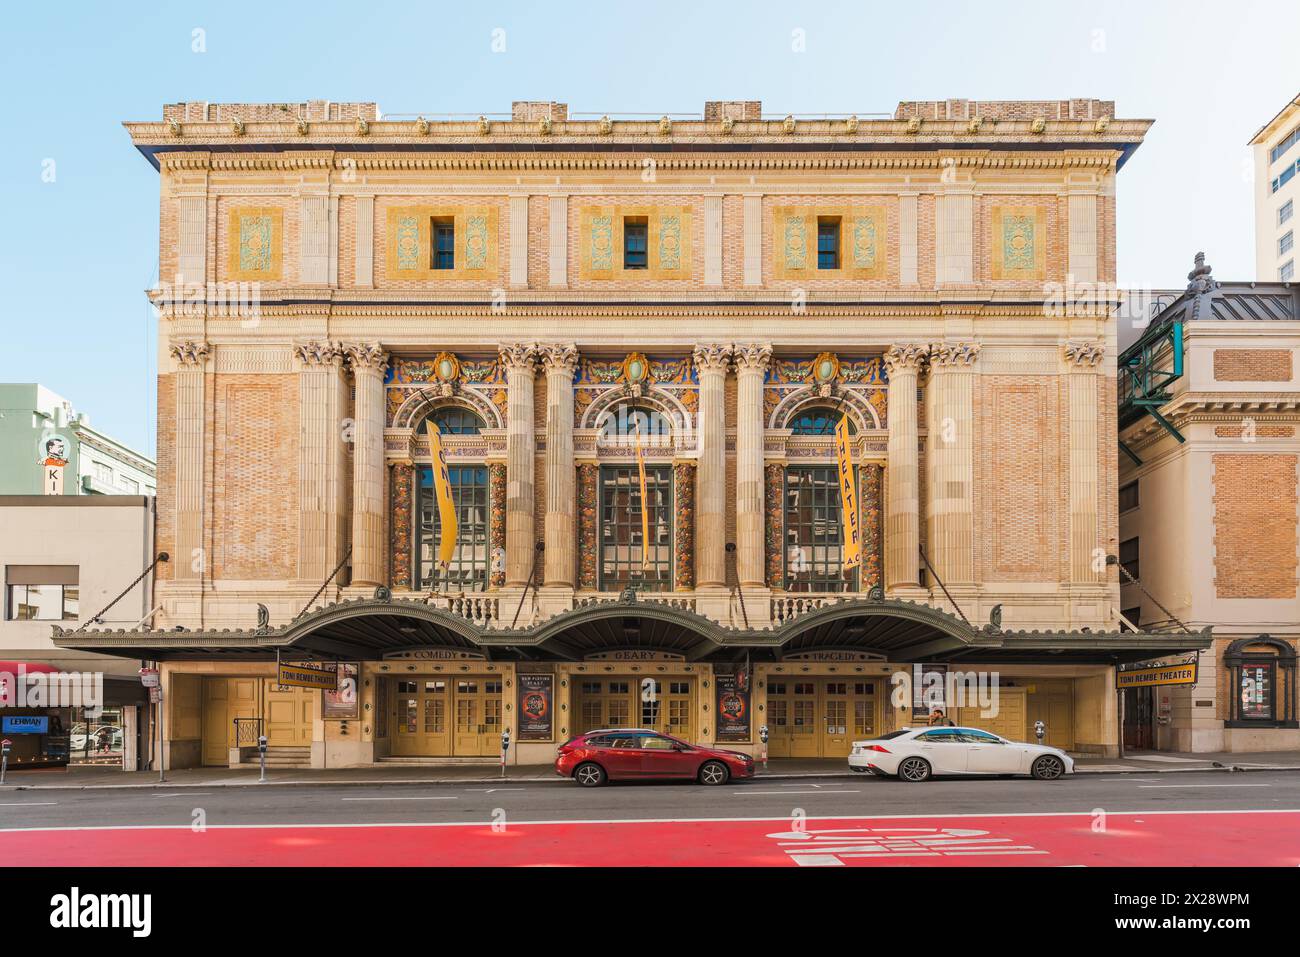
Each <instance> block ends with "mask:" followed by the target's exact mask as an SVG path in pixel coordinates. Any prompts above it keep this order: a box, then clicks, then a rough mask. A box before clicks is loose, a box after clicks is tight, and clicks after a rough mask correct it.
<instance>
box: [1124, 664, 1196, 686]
mask: <svg viewBox="0 0 1300 957" xmlns="http://www.w3.org/2000/svg"><path fill="white" fill-rule="evenodd" d="M1194 684H1196V662H1194V661H1180V662H1179V663H1178V664H1174V665H1159V666H1157V667H1155V668H1135V669H1134V670H1132V671H1121V672H1119V673H1118V674H1117V675H1116V676H1115V685H1116V687H1119V688H1153V687H1158V686H1162V685H1194Z"/></svg>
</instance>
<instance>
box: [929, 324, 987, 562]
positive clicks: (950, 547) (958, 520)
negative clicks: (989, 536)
mask: <svg viewBox="0 0 1300 957" xmlns="http://www.w3.org/2000/svg"><path fill="white" fill-rule="evenodd" d="M978 356H979V345H978V344H976V343H970V342H960V343H941V344H936V345H934V346H932V347H931V349H930V382H929V385H928V386H927V387H926V409H927V411H928V415H929V422H928V423H927V441H926V460H925V473H926V480H927V484H928V486H929V494H928V495H927V496H926V529H927V534H926V541H927V542H928V543H929V547H928V549H927V550H926V551H927V554H928V556H929V558H930V564H932V565H933V566H934V569H935V571H936V572H938V574H939V578H940V579H941V580H942V581H943V583H944V584H945V585H948V586H954V585H970V584H973V583H974V581H975V556H974V538H973V527H974V516H973V500H972V498H971V495H972V488H973V483H974V468H975V465H974V422H973V421H972V420H973V417H974V408H975V407H974V390H975V370H974V363H975V360H976V358H978Z"/></svg>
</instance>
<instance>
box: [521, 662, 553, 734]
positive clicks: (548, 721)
mask: <svg viewBox="0 0 1300 957" xmlns="http://www.w3.org/2000/svg"><path fill="white" fill-rule="evenodd" d="M518 686H519V740H520V741H550V740H551V729H552V727H553V722H554V718H553V715H554V712H555V675H531V674H521V675H519V679H518Z"/></svg>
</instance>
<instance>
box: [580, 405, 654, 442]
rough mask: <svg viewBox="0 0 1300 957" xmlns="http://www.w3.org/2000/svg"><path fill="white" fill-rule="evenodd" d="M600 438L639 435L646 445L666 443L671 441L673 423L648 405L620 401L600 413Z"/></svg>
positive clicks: (627, 437)
mask: <svg viewBox="0 0 1300 957" xmlns="http://www.w3.org/2000/svg"><path fill="white" fill-rule="evenodd" d="M598 424H599V428H600V437H601V439H605V440H609V439H631V438H632V437H633V436H635V435H638V434H639V435H640V436H641V442H642V444H644V445H646V446H654V445H667V444H670V443H671V441H672V434H673V423H672V420H671V419H669V418H668V416H666V415H664V414H663V413H662V412H660V411H659V410H658V409H654V408H651V407H649V406H642V405H632V404H631V403H627V402H625V403H620V404H619V405H616V406H614V407H613V408H611V409H606V410H605V411H604V412H602V413H601V414H600V418H599V420H598Z"/></svg>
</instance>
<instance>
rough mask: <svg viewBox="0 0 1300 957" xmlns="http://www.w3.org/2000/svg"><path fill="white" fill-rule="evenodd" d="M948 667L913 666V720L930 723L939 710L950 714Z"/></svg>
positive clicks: (931, 665)
mask: <svg viewBox="0 0 1300 957" xmlns="http://www.w3.org/2000/svg"><path fill="white" fill-rule="evenodd" d="M947 684H948V666H947V665H936V664H919V663H918V664H914V665H912V720H913V721H928V720H929V719H930V715H931V714H932V713H933V712H934V711H935V710H936V709H937V710H939V711H942V712H943V713H944V714H945V715H947V713H948V698H947V694H946V687H947Z"/></svg>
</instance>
